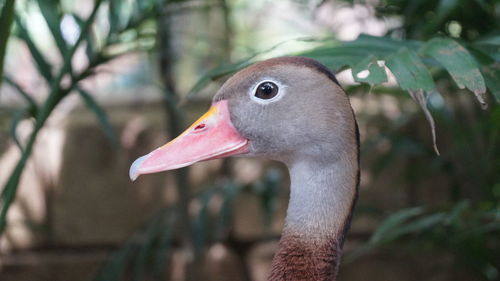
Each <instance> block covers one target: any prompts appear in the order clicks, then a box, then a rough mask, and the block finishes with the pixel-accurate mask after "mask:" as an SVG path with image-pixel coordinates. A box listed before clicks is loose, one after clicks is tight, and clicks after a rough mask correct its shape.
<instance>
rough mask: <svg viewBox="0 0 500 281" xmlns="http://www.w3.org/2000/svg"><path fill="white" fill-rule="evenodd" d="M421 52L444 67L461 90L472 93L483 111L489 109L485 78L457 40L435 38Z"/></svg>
mask: <svg viewBox="0 0 500 281" xmlns="http://www.w3.org/2000/svg"><path fill="white" fill-rule="evenodd" d="M420 52H421V53H422V54H425V55H428V56H431V57H433V58H434V59H435V60H436V61H438V62H439V63H440V64H441V65H443V67H444V68H445V69H446V70H447V71H448V72H449V73H450V75H451V77H452V78H453V80H454V81H455V83H457V85H458V87H459V88H461V89H464V88H467V89H469V90H470V91H472V92H473V93H474V94H475V95H476V98H477V100H478V101H479V103H480V104H481V107H482V108H483V109H484V108H486V107H487V103H486V97H485V93H486V85H485V82H484V78H483V76H482V75H481V72H480V71H479V69H478V67H477V64H476V61H475V60H474V58H473V57H472V56H471V54H470V53H469V51H467V49H465V48H464V47H462V45H460V44H459V43H458V42H457V41H455V40H452V39H449V38H434V39H432V40H430V41H429V42H427V43H426V44H425V45H424V46H422V48H421V49H420Z"/></svg>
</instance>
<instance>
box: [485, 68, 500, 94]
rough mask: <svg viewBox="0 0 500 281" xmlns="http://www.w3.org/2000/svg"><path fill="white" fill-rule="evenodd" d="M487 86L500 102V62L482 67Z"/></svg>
mask: <svg viewBox="0 0 500 281" xmlns="http://www.w3.org/2000/svg"><path fill="white" fill-rule="evenodd" d="M481 72H482V73H483V75H484V80H485V82H486V86H488V89H489V90H490V92H491V94H492V95H493V96H494V97H495V99H496V101H497V102H498V103H500V62H496V63H493V64H490V65H487V66H483V67H482V68H481Z"/></svg>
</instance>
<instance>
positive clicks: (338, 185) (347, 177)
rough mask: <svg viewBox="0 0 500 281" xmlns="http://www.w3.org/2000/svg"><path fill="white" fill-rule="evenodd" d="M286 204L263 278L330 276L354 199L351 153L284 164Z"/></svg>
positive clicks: (354, 165) (355, 180)
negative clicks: (326, 159)
mask: <svg viewBox="0 0 500 281" xmlns="http://www.w3.org/2000/svg"><path fill="white" fill-rule="evenodd" d="M288 166H289V170H290V178H291V193H290V202H289V205H288V210H287V216H286V219H285V226H284V229H283V234H282V237H281V240H280V243H279V248H278V251H277V252H276V255H275V257H274V259H273V264H272V270H271V275H270V278H269V280H272V281H277V280H316V281H321V280H334V279H335V277H336V275H337V272H338V265H339V263H340V257H341V251H342V245H343V240H344V234H345V232H347V229H348V228H349V224H350V218H351V213H352V209H353V207H354V204H355V200H356V197H357V185H358V181H359V166H358V161H357V159H356V157H355V156H354V157H349V155H347V154H346V155H343V156H340V157H338V158H336V160H335V161H333V162H332V163H328V162H327V163H325V162H321V161H307V160H303V159H302V160H300V161H294V162H292V163H291V164H289V165H288Z"/></svg>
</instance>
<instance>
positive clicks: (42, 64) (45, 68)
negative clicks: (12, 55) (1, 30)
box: [15, 16, 52, 83]
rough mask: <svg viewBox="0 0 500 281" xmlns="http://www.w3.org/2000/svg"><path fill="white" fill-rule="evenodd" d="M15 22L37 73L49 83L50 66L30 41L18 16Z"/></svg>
mask: <svg viewBox="0 0 500 281" xmlns="http://www.w3.org/2000/svg"><path fill="white" fill-rule="evenodd" d="M15 20H16V25H17V27H18V30H19V38H21V39H22V40H23V41H24V42H25V43H26V45H27V46H28V48H29V50H30V53H31V56H32V57H33V59H34V60H35V64H36V66H37V68H38V72H39V73H40V75H42V76H43V77H44V78H45V80H47V82H49V83H50V82H51V81H52V66H51V65H50V64H49V63H48V62H47V60H46V59H45V58H44V56H43V54H42V53H41V52H40V50H38V48H37V47H36V45H35V43H34V42H33V40H31V37H30V35H29V33H28V31H27V30H26V28H25V27H24V24H23V23H22V21H21V19H20V18H19V17H18V16H16V17H15Z"/></svg>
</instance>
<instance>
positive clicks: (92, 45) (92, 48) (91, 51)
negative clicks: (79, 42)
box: [71, 13, 99, 62]
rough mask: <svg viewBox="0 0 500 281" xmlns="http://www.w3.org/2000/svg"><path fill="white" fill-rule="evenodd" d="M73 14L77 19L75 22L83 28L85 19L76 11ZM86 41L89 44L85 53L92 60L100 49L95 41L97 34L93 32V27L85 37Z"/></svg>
mask: <svg viewBox="0 0 500 281" xmlns="http://www.w3.org/2000/svg"><path fill="white" fill-rule="evenodd" d="M71 16H72V17H73V18H74V19H75V22H76V23H77V24H78V25H79V26H80V29H82V28H83V26H84V24H85V21H84V20H83V19H82V18H81V17H79V16H78V15H77V14H75V13H72V14H71ZM85 43H86V44H87V46H85V54H86V55H87V59H88V61H89V62H90V61H92V60H93V59H94V57H95V56H96V54H97V52H98V51H99V50H98V48H97V44H96V42H95V36H94V32H92V29H89V32H88V35H87V37H86V38H85Z"/></svg>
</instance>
